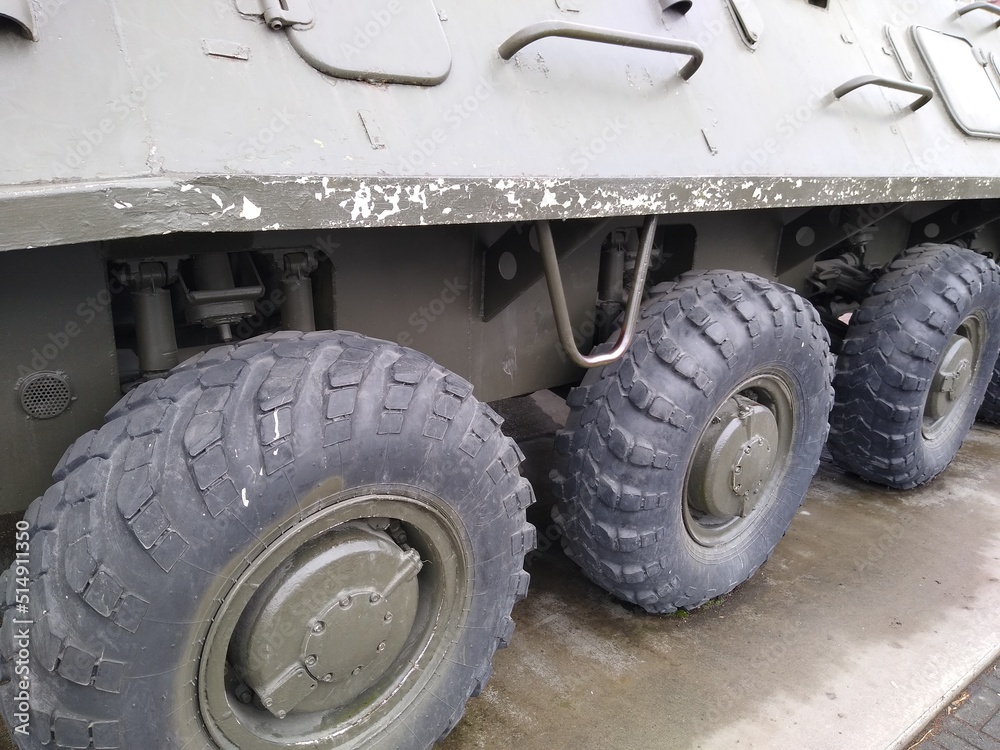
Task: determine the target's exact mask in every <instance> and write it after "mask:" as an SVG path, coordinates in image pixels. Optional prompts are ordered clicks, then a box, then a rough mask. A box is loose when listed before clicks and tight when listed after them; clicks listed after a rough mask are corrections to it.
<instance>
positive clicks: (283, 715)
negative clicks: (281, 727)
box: [278, 711, 285, 719]
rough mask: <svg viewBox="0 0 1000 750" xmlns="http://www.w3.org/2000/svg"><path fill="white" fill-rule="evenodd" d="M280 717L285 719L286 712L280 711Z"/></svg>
mask: <svg viewBox="0 0 1000 750" xmlns="http://www.w3.org/2000/svg"><path fill="white" fill-rule="evenodd" d="M278 718H279V719H284V718H285V712H284V711H278Z"/></svg>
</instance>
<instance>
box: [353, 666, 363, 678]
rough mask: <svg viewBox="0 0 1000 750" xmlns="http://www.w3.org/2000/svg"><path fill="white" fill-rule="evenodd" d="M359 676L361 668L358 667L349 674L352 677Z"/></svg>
mask: <svg viewBox="0 0 1000 750" xmlns="http://www.w3.org/2000/svg"><path fill="white" fill-rule="evenodd" d="M359 674H361V667H358V668H357V669H355V670H354V671H353V672H351V675H352V676H354V677H356V676H357V675H359Z"/></svg>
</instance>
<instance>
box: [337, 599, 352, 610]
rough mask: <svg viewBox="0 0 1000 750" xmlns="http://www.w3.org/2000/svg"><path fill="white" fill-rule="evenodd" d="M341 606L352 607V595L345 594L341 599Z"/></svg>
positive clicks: (343, 607) (344, 607)
mask: <svg viewBox="0 0 1000 750" xmlns="http://www.w3.org/2000/svg"><path fill="white" fill-rule="evenodd" d="M340 606H341V608H342V609H347V608H348V607H350V606H351V597H349V596H345V597H344V598H343V599H341V600H340Z"/></svg>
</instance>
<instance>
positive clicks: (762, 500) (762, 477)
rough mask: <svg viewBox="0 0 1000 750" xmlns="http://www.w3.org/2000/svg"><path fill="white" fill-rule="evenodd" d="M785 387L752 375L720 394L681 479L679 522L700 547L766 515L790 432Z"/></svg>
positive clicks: (775, 378) (773, 378) (777, 379)
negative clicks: (721, 397)
mask: <svg viewBox="0 0 1000 750" xmlns="http://www.w3.org/2000/svg"><path fill="white" fill-rule="evenodd" d="M791 393H792V392H791V388H790V386H789V385H788V384H787V383H786V381H785V379H784V377H783V376H782V375H781V374H778V373H774V374H766V375H758V376H756V377H754V378H751V379H749V380H748V381H747V382H746V383H744V384H743V385H742V386H740V388H739V389H738V390H736V391H735V392H733V393H732V394H731V395H730V396H729V397H728V398H726V399H725V400H724V401H723V402H722V405H721V406H720V407H719V409H718V410H717V411H716V413H715V414H714V415H713V416H712V418H711V419H710V420H709V423H708V425H707V426H706V427H705V429H704V431H703V432H702V435H701V438H700V440H699V441H698V446H697V448H696V449H695V452H694V456H693V458H692V461H691V464H690V467H689V469H688V476H687V480H686V483H685V493H684V494H685V498H684V522H685V525H686V526H687V529H688V533H689V534H690V535H691V538H692V539H694V540H695V541H696V542H697V543H698V544H700V545H702V546H706V547H715V546H719V545H721V544H724V543H726V542H728V541H731V540H732V539H733V538H734V537H735V536H738V535H739V534H740V533H742V532H743V531H744V530H745V529H746V528H747V527H748V525H751V524H753V523H756V522H757V519H758V518H760V517H762V516H763V515H765V514H766V512H767V511H766V509H765V508H764V507H762V506H766V505H769V504H770V502H771V501H772V500H773V498H774V497H775V494H776V493H775V492H774V489H775V488H776V486H777V485H778V484H779V483H780V481H781V479H782V477H783V476H784V475H785V472H786V468H787V465H788V459H789V450H790V446H791V443H792V435H793V432H794V424H795V418H794V409H793V407H792V395H791Z"/></svg>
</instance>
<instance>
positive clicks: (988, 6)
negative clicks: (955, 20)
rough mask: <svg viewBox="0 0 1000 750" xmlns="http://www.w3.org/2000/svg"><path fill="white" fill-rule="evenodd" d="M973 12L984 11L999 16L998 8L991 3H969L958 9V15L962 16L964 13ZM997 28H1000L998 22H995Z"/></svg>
mask: <svg viewBox="0 0 1000 750" xmlns="http://www.w3.org/2000/svg"><path fill="white" fill-rule="evenodd" d="M974 10H985V11H986V12H987V13H992V14H993V15H995V16H1000V6H997V5H994V4H993V3H969V4H968V5H965V6H962V7H961V8H959V9H958V15H960V16H964V15H965V14H966V13H971V12H972V11H974ZM997 26H1000V21H997Z"/></svg>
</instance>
